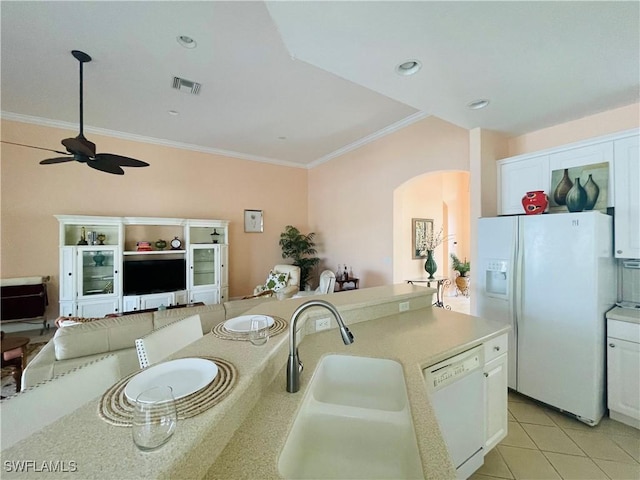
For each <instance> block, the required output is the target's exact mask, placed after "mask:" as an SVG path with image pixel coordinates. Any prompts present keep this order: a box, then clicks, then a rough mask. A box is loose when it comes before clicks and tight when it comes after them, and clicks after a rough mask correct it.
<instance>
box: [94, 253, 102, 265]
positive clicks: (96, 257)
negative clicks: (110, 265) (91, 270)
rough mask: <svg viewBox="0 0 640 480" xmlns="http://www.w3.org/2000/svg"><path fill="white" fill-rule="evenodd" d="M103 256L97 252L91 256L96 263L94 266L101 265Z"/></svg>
mask: <svg viewBox="0 0 640 480" xmlns="http://www.w3.org/2000/svg"><path fill="white" fill-rule="evenodd" d="M104 260H105V256H104V255H102V253H100V252H98V253H96V254H95V255H94V256H93V262H94V263H95V264H96V267H102V266H103V264H104Z"/></svg>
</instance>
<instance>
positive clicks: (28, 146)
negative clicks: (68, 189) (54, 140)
mask: <svg viewBox="0 0 640 480" xmlns="http://www.w3.org/2000/svg"><path fill="white" fill-rule="evenodd" d="M0 142H2V143H7V144H9V145H18V146H19V147H27V148H36V149H38V150H44V151H46V152H53V153H59V154H60V155H71V154H70V153H69V152H61V151H60V150H53V149H51V148H43V147H34V146H33V145H25V144H24V143H15V142H7V141H5V140H0ZM72 160H73V158H72Z"/></svg>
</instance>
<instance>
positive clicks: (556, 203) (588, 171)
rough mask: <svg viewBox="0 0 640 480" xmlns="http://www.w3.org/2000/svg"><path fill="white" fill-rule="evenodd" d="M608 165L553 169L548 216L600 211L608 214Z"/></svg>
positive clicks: (604, 163) (599, 164) (605, 163)
mask: <svg viewBox="0 0 640 480" xmlns="http://www.w3.org/2000/svg"><path fill="white" fill-rule="evenodd" d="M608 185H609V163H607V162H603V163H593V164H591V165H580V166H578V167H572V168H564V169H560V170H553V171H552V172H551V192H550V193H549V213H564V212H567V211H569V212H581V211H583V210H598V211H600V212H604V213H606V211H607V200H608V196H609V192H608Z"/></svg>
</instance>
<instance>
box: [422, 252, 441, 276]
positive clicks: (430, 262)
mask: <svg viewBox="0 0 640 480" xmlns="http://www.w3.org/2000/svg"><path fill="white" fill-rule="evenodd" d="M424 269H425V271H426V272H427V273H428V274H429V278H433V274H434V273H436V270H438V264H437V263H436V261H435V260H434V259H433V250H427V260H426V261H425V262H424Z"/></svg>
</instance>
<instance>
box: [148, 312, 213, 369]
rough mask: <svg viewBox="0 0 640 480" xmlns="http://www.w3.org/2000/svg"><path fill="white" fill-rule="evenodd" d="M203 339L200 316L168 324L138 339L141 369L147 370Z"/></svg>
mask: <svg viewBox="0 0 640 480" xmlns="http://www.w3.org/2000/svg"><path fill="white" fill-rule="evenodd" d="M199 338H202V323H201V322H200V315H192V316H190V317H187V318H183V319H181V320H176V321H175V322H171V323H168V324H167V325H165V326H164V327H160V328H158V329H156V330H154V331H152V332H151V333H148V334H147V335H145V336H144V337H142V338H138V339H136V351H137V353H138V362H139V363H140V368H147V367H148V366H150V365H153V364H154V363H158V362H159V361H161V360H164V359H165V358H166V357H168V356H169V355H171V354H172V353H174V352H177V351H178V350H180V349H181V348H184V347H186V346H187V345H189V344H190V343H193V342H195V341H196V340H198V339H199Z"/></svg>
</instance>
